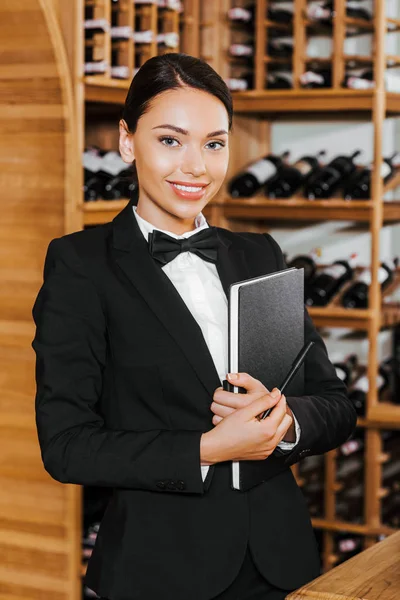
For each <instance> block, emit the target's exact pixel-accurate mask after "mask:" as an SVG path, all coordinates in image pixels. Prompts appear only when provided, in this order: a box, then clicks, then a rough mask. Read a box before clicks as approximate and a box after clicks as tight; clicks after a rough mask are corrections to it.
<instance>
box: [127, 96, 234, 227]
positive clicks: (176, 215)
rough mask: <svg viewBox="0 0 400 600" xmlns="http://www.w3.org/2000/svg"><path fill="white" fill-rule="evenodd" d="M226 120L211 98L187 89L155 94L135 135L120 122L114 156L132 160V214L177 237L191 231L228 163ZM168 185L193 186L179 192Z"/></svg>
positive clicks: (222, 179)
mask: <svg viewBox="0 0 400 600" xmlns="http://www.w3.org/2000/svg"><path fill="white" fill-rule="evenodd" d="M228 126H229V120H228V113H227V111H226V108H225V106H224V104H223V103H222V102H221V101H220V100H218V98H216V97H215V96H213V95H211V94H208V93H207V92H203V91H201V90H197V89H193V88H180V89H176V90H169V91H167V92H163V93H162V94H160V95H159V96H156V97H155V98H154V100H153V101H152V102H151V105H150V108H149V110H148V111H147V112H146V113H145V114H143V115H142V116H141V117H140V119H139V121H138V125H137V129H136V132H135V133H134V134H129V133H128V132H127V128H126V124H125V122H124V121H121V122H120V152H121V155H122V157H123V159H124V160H125V161H126V162H130V163H132V162H133V160H134V159H136V168H137V172H138V178H139V198H138V205H137V213H138V214H139V215H140V216H141V217H143V219H146V221H149V222H151V223H152V224H153V225H155V226H156V227H158V228H160V229H166V230H168V231H172V232H174V233H176V234H177V235H180V234H181V233H184V232H185V231H190V230H192V229H193V228H194V219H195V217H196V216H197V215H198V214H199V212H201V211H202V210H203V208H204V206H206V204H207V203H208V202H210V200H211V199H212V198H213V197H214V196H215V194H216V193H217V192H218V190H219V189H220V187H221V185H222V183H223V181H224V178H225V175H226V172H227V169H228V162H229V145H228V142H229V132H228ZM174 183H179V184H182V185H186V186H189V187H190V186H192V187H196V188H197V190H196V191H195V192H192V191H190V190H187V191H186V190H182V189H181V190H180V189H179V188H177V187H176V186H175V185H173V184H174Z"/></svg>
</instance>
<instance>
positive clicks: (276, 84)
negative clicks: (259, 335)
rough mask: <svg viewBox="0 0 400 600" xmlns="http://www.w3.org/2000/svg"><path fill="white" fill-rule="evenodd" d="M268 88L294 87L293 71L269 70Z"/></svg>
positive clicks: (282, 88) (284, 88)
mask: <svg viewBox="0 0 400 600" xmlns="http://www.w3.org/2000/svg"><path fill="white" fill-rule="evenodd" d="M266 88H267V90H290V89H292V88H293V73H292V72H291V71H269V72H268V74H267V80H266Z"/></svg>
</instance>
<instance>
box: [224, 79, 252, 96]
mask: <svg viewBox="0 0 400 600" xmlns="http://www.w3.org/2000/svg"><path fill="white" fill-rule="evenodd" d="M225 83H226V85H227V86H228V88H229V89H230V90H231V91H232V92H236V91H238V90H239V91H243V90H247V89H248V87H249V84H248V82H247V81H246V79H235V78H233V77H232V78H230V79H229V78H228V79H225Z"/></svg>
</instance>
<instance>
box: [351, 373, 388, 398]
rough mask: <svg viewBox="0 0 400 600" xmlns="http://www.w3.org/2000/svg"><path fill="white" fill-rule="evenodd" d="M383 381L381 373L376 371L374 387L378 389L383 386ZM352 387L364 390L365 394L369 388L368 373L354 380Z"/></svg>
mask: <svg viewBox="0 0 400 600" xmlns="http://www.w3.org/2000/svg"><path fill="white" fill-rule="evenodd" d="M384 383H385V380H384V379H383V377H382V375H381V374H380V373H378V374H377V376H376V387H377V388H378V390H379V389H380V388H381V387H383V385H384ZM352 389H354V390H360V392H364V393H365V394H367V393H368V390H369V381H368V375H363V376H362V377H360V379H358V380H357V381H356V382H355V384H354V385H353V387H352Z"/></svg>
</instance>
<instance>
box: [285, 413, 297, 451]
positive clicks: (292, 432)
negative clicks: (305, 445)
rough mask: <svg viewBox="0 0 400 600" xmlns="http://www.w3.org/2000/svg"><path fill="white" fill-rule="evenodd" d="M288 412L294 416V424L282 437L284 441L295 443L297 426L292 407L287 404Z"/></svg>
mask: <svg viewBox="0 0 400 600" xmlns="http://www.w3.org/2000/svg"><path fill="white" fill-rule="evenodd" d="M286 413H287V414H288V415H289V416H291V417H292V424H291V425H290V427H289V429H288V430H287V432H286V434H285V437H284V438H283V439H282V441H283V442H289V443H293V442H295V441H296V427H295V424H294V417H293V413H292V411H291V409H290V408H289V407H288V406H287V405H286Z"/></svg>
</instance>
